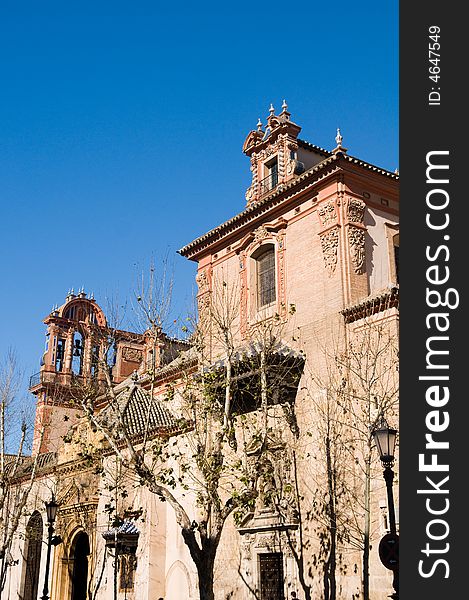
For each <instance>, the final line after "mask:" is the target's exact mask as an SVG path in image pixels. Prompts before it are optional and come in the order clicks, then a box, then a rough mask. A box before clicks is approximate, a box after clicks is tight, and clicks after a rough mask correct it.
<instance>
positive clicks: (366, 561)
mask: <svg viewBox="0 0 469 600" xmlns="http://www.w3.org/2000/svg"><path fill="white" fill-rule="evenodd" d="M370 472H371V457H370V455H369V454H368V456H367V457H366V463H365V523H364V527H363V600H369V598H370V476H371V475H370Z"/></svg>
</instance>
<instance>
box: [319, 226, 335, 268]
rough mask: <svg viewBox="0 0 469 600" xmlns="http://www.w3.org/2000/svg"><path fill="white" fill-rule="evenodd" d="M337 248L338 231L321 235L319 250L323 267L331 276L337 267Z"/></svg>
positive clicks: (332, 230) (333, 230)
mask: <svg viewBox="0 0 469 600" xmlns="http://www.w3.org/2000/svg"><path fill="white" fill-rule="evenodd" d="M338 246H339V231H338V229H331V230H330V231H328V232H326V233H324V234H323V235H321V248H322V255H323V258H324V266H325V268H326V270H327V271H328V273H329V276H331V275H332V274H333V273H334V271H335V268H336V266H337V248H338Z"/></svg>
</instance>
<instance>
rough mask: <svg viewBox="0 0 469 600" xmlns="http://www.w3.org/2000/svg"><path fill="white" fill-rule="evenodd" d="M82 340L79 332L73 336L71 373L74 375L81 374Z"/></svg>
mask: <svg viewBox="0 0 469 600" xmlns="http://www.w3.org/2000/svg"><path fill="white" fill-rule="evenodd" d="M83 352H84V340H83V336H82V334H81V333H80V332H79V331H76V332H75V334H74V336H73V353H72V371H73V372H74V373H75V375H82V374H83Z"/></svg>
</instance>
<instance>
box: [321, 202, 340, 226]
mask: <svg viewBox="0 0 469 600" xmlns="http://www.w3.org/2000/svg"><path fill="white" fill-rule="evenodd" d="M318 215H319V219H320V221H321V225H322V226H323V227H326V226H327V225H330V224H331V223H335V222H336V221H337V212H336V210H335V206H334V203H333V202H327V203H326V204H324V206H321V208H320V209H319V210H318Z"/></svg>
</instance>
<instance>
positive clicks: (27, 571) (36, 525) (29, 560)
mask: <svg viewBox="0 0 469 600" xmlns="http://www.w3.org/2000/svg"><path fill="white" fill-rule="evenodd" d="M42 529H43V524H42V517H41V515H40V513H38V512H34V513H33V514H32V516H31V518H30V519H29V521H28V524H27V525H26V542H25V545H24V563H23V594H22V598H23V600H36V598H37V592H38V587H39V568H40V566H41V548H42Z"/></svg>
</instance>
